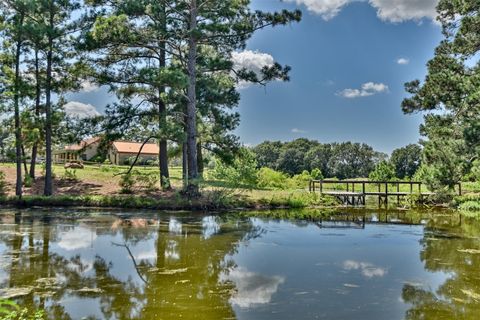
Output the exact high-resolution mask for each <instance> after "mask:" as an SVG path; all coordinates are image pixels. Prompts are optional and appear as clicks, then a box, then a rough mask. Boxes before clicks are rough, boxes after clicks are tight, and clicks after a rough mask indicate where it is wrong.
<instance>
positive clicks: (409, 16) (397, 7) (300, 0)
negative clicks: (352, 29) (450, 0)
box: [286, 0, 439, 22]
mask: <svg viewBox="0 0 480 320" xmlns="http://www.w3.org/2000/svg"><path fill="white" fill-rule="evenodd" d="M286 1H288V2H295V3H296V4H297V5H304V6H305V7H307V9H308V10H309V11H311V12H313V13H315V14H318V15H320V16H321V17H322V18H323V19H324V20H330V19H332V18H334V17H335V16H336V15H338V14H339V13H340V11H341V10H342V9H343V8H344V7H345V6H347V5H348V4H350V3H352V2H360V1H364V2H366V1H367V0H286ZM438 1H439V0H368V3H369V4H370V5H371V6H372V7H373V8H375V9H376V10H377V16H378V17H379V18H380V19H381V20H383V21H389V22H403V21H407V20H417V21H418V20H421V19H423V18H428V19H431V20H435V18H436V16H437V13H436V10H435V8H436V6H437V4H438Z"/></svg>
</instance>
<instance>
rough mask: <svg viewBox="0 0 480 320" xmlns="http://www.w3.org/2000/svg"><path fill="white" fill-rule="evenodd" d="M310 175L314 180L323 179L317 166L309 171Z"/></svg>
mask: <svg viewBox="0 0 480 320" xmlns="http://www.w3.org/2000/svg"><path fill="white" fill-rule="evenodd" d="M310 175H311V176H312V179H314V180H323V174H322V170H320V169H318V168H315V169H312V172H310Z"/></svg>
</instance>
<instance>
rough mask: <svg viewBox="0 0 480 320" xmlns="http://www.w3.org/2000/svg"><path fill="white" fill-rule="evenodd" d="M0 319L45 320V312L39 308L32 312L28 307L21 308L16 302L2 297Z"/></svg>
mask: <svg viewBox="0 0 480 320" xmlns="http://www.w3.org/2000/svg"><path fill="white" fill-rule="evenodd" d="M0 319H2V320H43V319H46V318H45V313H44V312H43V311H40V310H37V311H34V312H31V311H30V310H28V309H27V308H23V309H21V308H20V307H19V306H18V305H17V304H16V303H15V302H13V301H10V300H4V299H0Z"/></svg>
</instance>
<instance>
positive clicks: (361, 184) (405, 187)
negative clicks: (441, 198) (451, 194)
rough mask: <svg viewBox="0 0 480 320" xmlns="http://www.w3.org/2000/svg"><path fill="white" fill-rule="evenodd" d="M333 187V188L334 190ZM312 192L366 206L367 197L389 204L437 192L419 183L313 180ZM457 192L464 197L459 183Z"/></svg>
mask: <svg viewBox="0 0 480 320" xmlns="http://www.w3.org/2000/svg"><path fill="white" fill-rule="evenodd" d="M332 187H333V188H332ZM309 191H310V192H317V191H318V192H320V194H326V195H331V196H335V197H337V198H339V199H341V200H342V201H344V202H346V203H347V204H349V203H351V204H357V203H359V204H363V205H364V204H365V197H366V196H378V197H379V203H380V202H381V200H382V199H383V200H384V202H385V203H388V197H390V196H394V197H397V201H398V202H399V201H400V197H404V196H408V195H411V194H419V195H421V196H429V195H434V194H435V192H431V191H428V190H427V188H426V187H424V186H423V183H422V182H419V181H372V180H311V181H310V184H309ZM455 192H456V193H458V195H462V185H461V183H457V184H456V187H455Z"/></svg>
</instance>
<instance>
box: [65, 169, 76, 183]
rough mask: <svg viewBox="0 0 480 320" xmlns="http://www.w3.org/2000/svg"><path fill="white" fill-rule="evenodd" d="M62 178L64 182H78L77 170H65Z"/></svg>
mask: <svg viewBox="0 0 480 320" xmlns="http://www.w3.org/2000/svg"><path fill="white" fill-rule="evenodd" d="M62 178H63V179H65V180H71V181H78V177H77V170H75V169H68V168H66V169H65V173H64V174H63V177H62Z"/></svg>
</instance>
